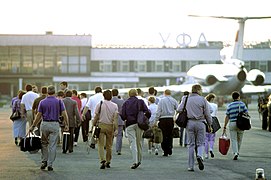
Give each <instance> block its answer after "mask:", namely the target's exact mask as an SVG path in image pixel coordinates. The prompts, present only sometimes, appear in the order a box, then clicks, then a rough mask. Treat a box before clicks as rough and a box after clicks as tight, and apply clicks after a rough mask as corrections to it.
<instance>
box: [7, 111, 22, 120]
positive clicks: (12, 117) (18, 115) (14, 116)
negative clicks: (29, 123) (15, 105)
mask: <svg viewBox="0 0 271 180" xmlns="http://www.w3.org/2000/svg"><path fill="white" fill-rule="evenodd" d="M9 118H10V120H12V121H15V120H18V119H20V118H21V113H20V111H17V110H16V111H14V112H13V113H12V114H11V115H10V117H9Z"/></svg>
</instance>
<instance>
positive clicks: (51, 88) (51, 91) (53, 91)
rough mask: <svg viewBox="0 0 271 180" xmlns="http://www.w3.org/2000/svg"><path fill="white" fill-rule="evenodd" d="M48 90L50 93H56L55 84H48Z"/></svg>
mask: <svg viewBox="0 0 271 180" xmlns="http://www.w3.org/2000/svg"><path fill="white" fill-rule="evenodd" d="M47 92H48V95H54V94H55V93H56V89H55V86H53V85H50V86H48V87H47Z"/></svg>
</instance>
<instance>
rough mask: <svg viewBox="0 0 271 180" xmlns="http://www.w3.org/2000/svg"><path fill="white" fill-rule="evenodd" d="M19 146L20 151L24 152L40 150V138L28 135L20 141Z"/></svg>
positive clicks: (32, 134)
mask: <svg viewBox="0 0 271 180" xmlns="http://www.w3.org/2000/svg"><path fill="white" fill-rule="evenodd" d="M19 146H20V150H21V151H24V152H25V151H29V152H31V151H36V150H39V149H41V138H40V136H37V135H35V134H34V133H31V134H30V133H29V134H27V135H26V136H25V137H24V138H23V139H22V140H21V141H20V144H19Z"/></svg>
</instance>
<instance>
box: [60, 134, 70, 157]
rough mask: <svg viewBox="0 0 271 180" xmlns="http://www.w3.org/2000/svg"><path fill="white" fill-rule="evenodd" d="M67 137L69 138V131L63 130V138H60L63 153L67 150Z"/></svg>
mask: <svg viewBox="0 0 271 180" xmlns="http://www.w3.org/2000/svg"><path fill="white" fill-rule="evenodd" d="M69 138H70V133H69V132H63V140H62V152H63V153H66V152H67V151H68V147H69Z"/></svg>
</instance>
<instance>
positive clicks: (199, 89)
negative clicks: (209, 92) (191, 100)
mask: <svg viewBox="0 0 271 180" xmlns="http://www.w3.org/2000/svg"><path fill="white" fill-rule="evenodd" d="M192 93H197V94H199V95H201V94H202V87H201V85H200V84H195V85H193V86H192Z"/></svg>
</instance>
